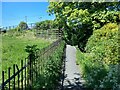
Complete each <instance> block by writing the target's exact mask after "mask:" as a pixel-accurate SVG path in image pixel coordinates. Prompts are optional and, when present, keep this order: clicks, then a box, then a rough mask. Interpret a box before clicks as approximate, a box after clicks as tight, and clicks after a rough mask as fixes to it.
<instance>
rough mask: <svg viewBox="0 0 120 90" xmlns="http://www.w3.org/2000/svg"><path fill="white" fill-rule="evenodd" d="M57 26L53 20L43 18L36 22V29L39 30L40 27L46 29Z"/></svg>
mask: <svg viewBox="0 0 120 90" xmlns="http://www.w3.org/2000/svg"><path fill="white" fill-rule="evenodd" d="M57 27H58V25H57V24H56V22H55V21H53V20H45V21H41V22H37V23H36V29H38V30H40V29H43V30H47V29H51V28H57Z"/></svg>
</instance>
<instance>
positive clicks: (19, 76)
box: [18, 73, 20, 90]
mask: <svg viewBox="0 0 120 90" xmlns="http://www.w3.org/2000/svg"><path fill="white" fill-rule="evenodd" d="M19 77H20V75H19V73H18V90H19V88H20V83H19Z"/></svg>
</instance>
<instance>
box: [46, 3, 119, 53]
mask: <svg viewBox="0 0 120 90" xmlns="http://www.w3.org/2000/svg"><path fill="white" fill-rule="evenodd" d="M118 6H119V3H117V2H115V3H107V2H101V3H100V2H50V5H49V10H48V12H50V13H51V14H55V16H56V19H55V20H56V21H57V23H58V24H59V25H60V26H62V27H63V28H64V31H63V33H64V40H65V41H66V42H67V43H68V44H71V45H78V47H79V49H80V50H81V51H84V47H85V46H86V43H87V40H88V38H89V37H90V36H91V35H92V32H93V30H94V29H98V28H100V27H102V26H103V25H104V24H106V23H108V22H116V21H117V20H118V12H116V11H118V10H119V9H118V8H117V7H118ZM110 7H112V8H113V9H110Z"/></svg>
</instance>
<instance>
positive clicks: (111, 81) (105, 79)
mask: <svg viewBox="0 0 120 90" xmlns="http://www.w3.org/2000/svg"><path fill="white" fill-rule="evenodd" d="M85 49H86V53H82V52H80V51H77V58H78V59H77V62H78V63H79V64H80V66H81V68H82V74H83V77H84V78H85V80H86V85H87V87H89V88H96V89H97V90H98V89H102V88H111V89H113V90H116V89H118V88H120V79H119V77H120V75H119V73H118V72H119V71H118V70H117V68H118V66H119V65H118V61H119V60H118V25H117V24H116V23H108V24H106V25H104V26H103V27H102V28H101V29H98V30H95V31H94V32H93V35H92V36H91V37H90V38H89V40H88V42H87V45H86V48H85Z"/></svg>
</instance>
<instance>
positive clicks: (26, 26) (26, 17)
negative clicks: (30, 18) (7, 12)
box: [25, 16, 27, 28]
mask: <svg viewBox="0 0 120 90" xmlns="http://www.w3.org/2000/svg"><path fill="white" fill-rule="evenodd" d="M25 22H26V24H27V16H25ZM26 28H27V26H26Z"/></svg>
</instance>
